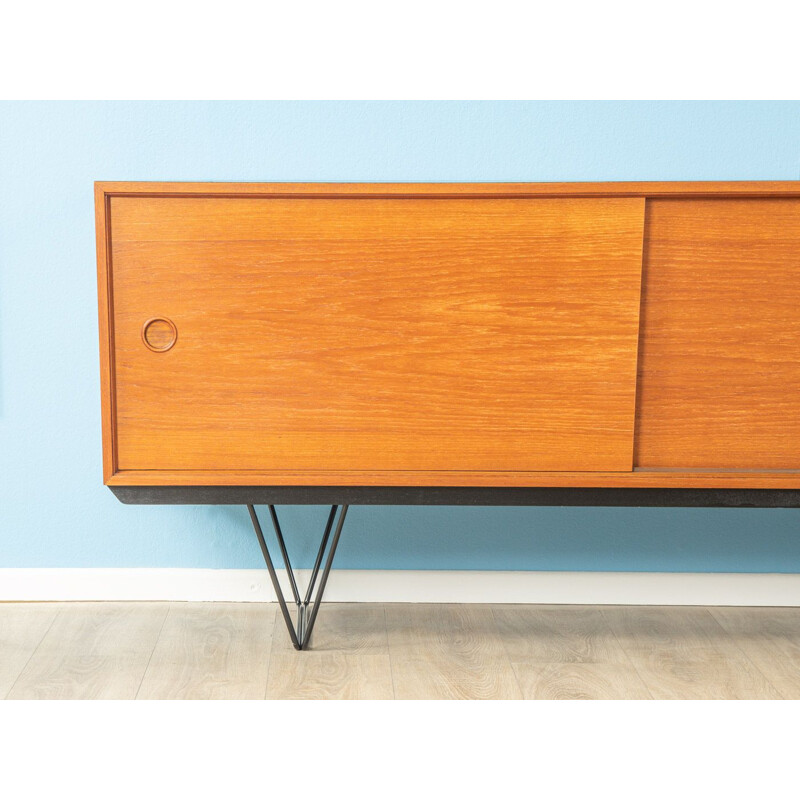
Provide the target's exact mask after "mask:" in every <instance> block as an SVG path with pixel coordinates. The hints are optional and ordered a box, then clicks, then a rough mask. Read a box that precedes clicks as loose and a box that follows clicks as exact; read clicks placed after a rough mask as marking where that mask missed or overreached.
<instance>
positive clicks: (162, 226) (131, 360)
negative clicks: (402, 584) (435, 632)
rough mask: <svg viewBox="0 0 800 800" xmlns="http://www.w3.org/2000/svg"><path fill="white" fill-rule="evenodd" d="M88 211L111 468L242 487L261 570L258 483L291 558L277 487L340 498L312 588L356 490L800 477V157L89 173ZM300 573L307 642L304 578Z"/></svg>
mask: <svg viewBox="0 0 800 800" xmlns="http://www.w3.org/2000/svg"><path fill="white" fill-rule="evenodd" d="M96 211H97V252H98V285H99V293H98V294H99V311H100V357H101V360H100V363H101V379H102V380H101V383H102V426H103V472H104V480H105V483H106V484H107V485H108V486H109V487H110V488H111V490H112V491H114V492H115V494H116V495H117V496H118V497H119V498H120V499H121V500H123V501H124V502H155V503H173V502H174V503H186V502H193V503H195V502H208V503H245V504H247V505H248V506H249V508H250V513H251V517H252V520H253V524H254V525H255V527H256V533H257V534H258V536H259V541H260V543H261V546H262V550H263V551H264V555H265V558H266V559H267V566H268V568H269V569H270V574H271V576H272V577H273V582H274V584H275V587H276V591H278V583H277V579H276V578H275V572H274V567H273V564H272V561H271V559H270V556H269V552H268V548H267V546H266V543H265V541H264V538H263V535H262V533H261V529H260V525H259V523H258V518H257V516H256V514H255V510H254V509H253V504H254V503H260V502H262V503H266V504H268V505H269V506H270V514H271V517H272V522H273V525H274V527H275V530H276V533H277V536H278V542H279V544H280V547H281V551H282V556H283V558H284V561H285V562H286V565H287V566H289V565H288V555H287V553H286V548H285V544H284V540H283V536H282V533H281V530H280V525H279V523H278V519H277V516H276V514H275V509H274V504H276V503H280V502H303V503H309V502H311V503H323V502H324V503H333V504H336V505H334V507H333V508H332V510H331V514H330V516H329V519H328V524H327V526H326V532H325V534H324V536H323V542H322V547H321V550H320V555H319V557H318V559H317V564H316V566H315V569H314V571H313V576H314V578H315V579H316V576H317V573H318V571H319V570H320V569H322V575H321V586H320V590H324V582H325V580H326V579H327V574H328V570H329V569H330V563H331V561H332V558H333V554H334V552H335V546H336V543H337V542H338V538H339V535H340V533H341V528H342V524H343V523H344V515H345V513H346V511H347V504H350V503H473V504H483V503H486V504H492V503H501V504H529V503H530V504H537V503H538V504H552V505H564V504H574V503H579V504H586V505H609V504H612V505H620V504H622V505H750V506H797V505H800V182H703V183H551V184H521V183H507V184H500V183H488V184H280V183H278V184H242V183H231V184H227V183H208V184H201V183H98V184H96ZM337 506H341V508H340V510H339V512H338V517H337ZM326 545H329V546H328V549H327V550H326V549H325V548H326ZM326 552H327V553H328V560H326V561H325V565H324V568H323V565H322V561H323V560H324V554H325V553H326ZM290 579H291V586H292V592H293V595H294V601H295V603H296V604H297V606H298V624H297V628H296V629H292V630H290V635H292V636H293V642H294V643H295V645H296V646H298V647H304V646H305V645H306V644H307V641H308V635H310V631H311V627H313V621H314V618H315V617H316V611H317V610H318V601H319V599H320V598H321V591H320V593H319V594H318V596H317V602H316V603H315V604H313V605H309V603H310V598H311V588H313V587H310V588H309V592H308V593H307V595H306V596H305V598H301V597H300V595H299V591H298V590H297V587H296V585H295V581H294V579H293V577H292V575H291V572H290ZM279 599H280V600H281V603H282V608H283V611H284V615H285V616H287V611H286V607H285V604H284V603H283V600H282V596H281V595H280V593H279ZM288 621H289V620H288V616H287V623H288Z"/></svg>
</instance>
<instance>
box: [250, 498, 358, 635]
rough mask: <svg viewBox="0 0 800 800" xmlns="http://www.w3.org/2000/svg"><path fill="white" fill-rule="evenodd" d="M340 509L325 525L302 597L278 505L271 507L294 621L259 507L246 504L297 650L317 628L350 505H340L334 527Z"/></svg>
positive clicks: (329, 517) (333, 509)
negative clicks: (314, 594) (273, 560)
mask: <svg viewBox="0 0 800 800" xmlns="http://www.w3.org/2000/svg"><path fill="white" fill-rule="evenodd" d="M339 508H340V507H339V506H331V511H330V514H328V522H327V523H326V525H325V533H323V535H322V542H321V543H320V546H319V550H318V551H317V558H316V561H315V562H314V568H313V570H312V571H311V579H310V580H309V582H308V588H307V589H306V593H305V596H304V597H303V598H302V599H301V598H300V592H299V590H298V588H297V581H296V580H295V577H294V571H293V570H292V565H291V564H290V563H289V554H288V552H287V551H286V542H285V541H284V538H283V532H282V531H281V526H280V523H279V522H278V515H277V513H276V512H275V506H269V515H270V518H271V519H272V527H273V528H274V529H275V536H276V537H277V539H278V546H279V547H280V551H281V556H282V558H283V565H284V567H285V569H286V574H287V575H288V576H289V585H290V586H291V589H292V599H293V600H294V603H295V605H296V606H297V623H293V622H292V617H291V614H290V613H289V607H288V606H287V604H286V599H285V598H284V596H283V590H282V589H281V585H280V582H279V581H278V575H277V573H276V572H275V565H274V564H273V563H272V557H271V556H270V554H269V549H268V548H267V543H266V541H265V540H264V533H263V531H262V530H261V524H260V523H259V521H258V516H257V515H256V510H255V508H253V506H252V505H251V504H249V503H248V505H247V510H248V511H249V512H250V519H251V520H252V522H253V528H254V530H255V532H256V536H257V537H258V543H259V544H260V545H261V552H262V553H263V555H264V561H265V562H266V564H267V570H268V571H269V577H270V579H271V580H272V587H273V588H274V589H275V594H276V595H277V597H278V603H279V604H280V607H281V613H282V614H283V620H284V622H285V623H286V628H287V629H288V631H289V637H290V638H291V640H292V644H293V645H294V649H295V650H305V649H307V647H308V640H309V639H310V638H311V631H313V630H314V622H316V619H317V614H318V613H319V606H320V603H321V602H322V596H323V594H324V593H325V585H326V584H327V582H328V575H329V574H330V571H331V565H332V564H333V557H334V556H335V555H336V547H337V545H338V544H339V537H340V536H341V535H342V527H343V526H344V519H345V517H346V516H347V509H348V508H349V506H341V510H340V511H339V519H338V520H337V521H336V526H335V528H334V520H336V512H337V510H338V509H339ZM332 530H333V531H334V533H333V541H332V542H331V546H330V548H329V549H328V557H327V559H326V561H325V567H324V568H323V570H322V574H321V576H320V566H321V565H322V560H323V558H324V557H325V550H326V548H327V546H328V541H329V539H330V537H331V531H332ZM317 576H320V578H319V589H318V590H317V595H316V598H315V599H314V602H313V603H312V602H311V596H312V594H313V593H314V586H315V584H316V582H317Z"/></svg>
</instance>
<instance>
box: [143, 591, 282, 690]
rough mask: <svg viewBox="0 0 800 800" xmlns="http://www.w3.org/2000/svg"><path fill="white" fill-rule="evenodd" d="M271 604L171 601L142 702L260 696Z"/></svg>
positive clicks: (272, 613) (272, 611)
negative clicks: (172, 602)
mask: <svg viewBox="0 0 800 800" xmlns="http://www.w3.org/2000/svg"><path fill="white" fill-rule="evenodd" d="M275 613H276V610H275V606H274V605H272V604H269V605H268V604H265V603H174V604H172V605H171V606H170V609H169V614H168V615H167V618H166V620H165V621H164V625H163V627H162V629H161V634H160V636H159V638H158V642H157V643H156V646H155V649H154V650H153V654H152V656H151V658H150V661H149V663H148V665H147V671H146V672H145V674H144V677H143V678H142V683H141V686H140V687H139V691H138V694H137V697H138V698H140V699H145V700H223V699H224V700H262V699H263V698H264V692H265V690H266V685H267V672H268V669H269V660H270V652H271V645H272V631H273V627H274V622H275Z"/></svg>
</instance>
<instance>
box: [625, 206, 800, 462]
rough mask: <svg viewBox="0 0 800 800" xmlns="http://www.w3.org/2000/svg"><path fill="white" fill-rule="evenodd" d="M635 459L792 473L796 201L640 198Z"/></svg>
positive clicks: (799, 293) (797, 314)
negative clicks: (643, 220) (642, 232)
mask: <svg viewBox="0 0 800 800" xmlns="http://www.w3.org/2000/svg"><path fill="white" fill-rule="evenodd" d="M646 231H647V232H646V244H645V277H644V287H643V292H644V303H643V308H644V311H643V319H642V339H641V372H640V388H639V409H638V420H637V437H636V440H637V445H636V466H637V467H641V468H643V469H705V470H714V469H717V470H737V469H738V470H753V471H756V470H797V469H800V344H799V343H800V199H796V198H791V197H784V198H758V199H756V198H752V199H744V198H713V199H712V198H692V199H674V200H673V199H662V200H649V201H648V207H647V229H646Z"/></svg>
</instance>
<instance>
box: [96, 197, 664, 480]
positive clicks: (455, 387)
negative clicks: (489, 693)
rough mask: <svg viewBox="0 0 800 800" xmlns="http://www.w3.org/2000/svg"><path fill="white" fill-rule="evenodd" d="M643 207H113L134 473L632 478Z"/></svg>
mask: <svg viewBox="0 0 800 800" xmlns="http://www.w3.org/2000/svg"><path fill="white" fill-rule="evenodd" d="M644 207H645V200H644V198H641V197H639V198H624V197H623V198H534V199H530V198H520V199H515V198H497V199H493V198H491V197H480V196H478V197H468V196H465V197H459V198H449V199H442V198H426V197H413V196H409V197H396V198H391V197H379V196H378V197H359V198H346V197H329V198H326V197H314V198H308V197H235V196H234V197H157V196H129V197H125V196H117V197H112V198H111V199H110V203H109V220H108V224H109V226H110V236H109V247H110V271H111V274H112V276H113V297H112V300H111V309H112V323H113V359H114V390H115V396H114V404H115V405H114V424H115V431H114V436H115V438H114V442H115V448H116V465H115V467H116V469H118V470H121V471H125V470H171V471H177V470H206V471H214V472H217V473H219V472H220V471H225V470H239V471H242V470H260V471H268V470H280V471H282V472H283V473H287V472H288V473H292V472H294V473H296V474H297V476H298V479H297V483H302V482H304V479H303V475H304V474H308V473H310V472H313V471H315V470H337V471H347V470H361V471H362V474H361V476H360V477H359V482H360V483H364V482H365V479H364V474H363V473H364V471H367V472H369V473H370V474H373V475H375V476H379V473H380V472H381V471H383V470H394V471H397V470H443V471H453V473H454V475H456V474H457V473H463V472H464V471H497V470H506V471H520V472H525V471H541V470H572V471H582V470H584V471H597V470H605V471H628V470H630V469H631V466H632V451H633V428H634V406H635V397H636V363H637V339H638V322H639V301H640V296H639V295H640V278H641V265H642V239H643V225H644ZM647 402H648V403H649V404H650V408H652V402H653V401H652V400H651V399H650V395H648V398H647ZM650 442H651V444H650V445H649V446H650V447H651V449H652V447H653V446H654V440H653V439H652V438H651V440H650ZM376 480H380V479H379V478H376ZM454 483H457V479H456V478H454Z"/></svg>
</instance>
